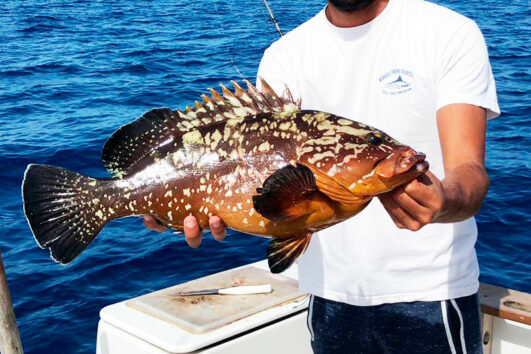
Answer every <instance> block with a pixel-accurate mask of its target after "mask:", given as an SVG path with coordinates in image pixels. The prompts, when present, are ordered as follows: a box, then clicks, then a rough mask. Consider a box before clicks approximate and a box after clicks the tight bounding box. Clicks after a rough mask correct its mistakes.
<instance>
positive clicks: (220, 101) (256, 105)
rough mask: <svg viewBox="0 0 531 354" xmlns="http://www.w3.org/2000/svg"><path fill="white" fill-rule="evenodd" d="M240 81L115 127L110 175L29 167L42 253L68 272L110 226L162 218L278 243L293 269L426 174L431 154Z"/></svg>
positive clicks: (26, 191)
mask: <svg viewBox="0 0 531 354" xmlns="http://www.w3.org/2000/svg"><path fill="white" fill-rule="evenodd" d="M260 80H261V89H260V90H258V89H257V88H256V87H255V86H253V85H252V84H251V83H250V82H249V81H247V80H244V82H245V84H246V86H247V90H245V89H243V88H242V87H241V86H240V85H239V84H238V83H237V82H234V81H232V85H233V86H234V90H233V91H231V90H230V89H228V88H227V87H226V86H224V85H223V84H221V94H220V93H219V92H218V91H216V90H214V89H210V93H211V95H210V96H208V95H206V94H203V95H202V102H201V103H200V102H199V101H196V102H195V103H194V105H193V107H190V106H187V107H186V108H185V109H183V110H175V111H174V110H171V109H169V108H155V109H152V110H150V111H148V112H147V113H145V114H144V115H142V116H141V117H139V118H137V119H136V120H134V121H132V122H131V123H129V124H126V125H124V126H122V127H121V128H119V129H118V130H116V131H115V132H114V133H113V134H112V135H111V137H110V138H109V139H108V140H107V142H106V143H105V144H104V147H103V150H102V161H103V164H104V167H105V168H106V170H107V171H109V172H110V173H111V174H112V176H113V177H112V178H102V179H100V178H93V177H89V176H84V175H81V174H79V173H76V172H73V171H69V170H66V169H63V168H60V167H55V166H50V165H42V164H30V165H28V167H27V169H26V171H25V173H24V180H23V183H22V197H23V208H24V214H25V216H26V219H27V221H28V224H29V227H30V229H31V231H32V233H33V236H34V238H35V240H36V242H37V244H38V245H39V246H40V247H41V248H47V249H48V250H49V251H50V255H51V258H52V259H53V260H55V261H56V262H59V263H61V264H68V263H69V262H71V261H72V260H74V259H75V258H76V257H77V256H78V255H79V254H80V253H81V252H82V251H83V250H84V249H85V248H86V247H87V246H88V245H89V244H90V243H91V241H92V240H93V239H94V238H95V237H96V235H97V234H98V233H99V232H100V231H101V229H102V228H103V227H104V226H105V224H107V223H108V222H109V221H111V220H114V219H118V218H123V217H129V216H141V215H146V214H149V215H153V216H154V217H155V218H156V219H157V220H158V221H159V222H160V223H161V224H163V225H165V226H167V227H168V228H170V229H174V230H183V220H184V218H185V217H186V216H188V215H194V216H195V217H196V218H197V221H198V224H199V226H200V227H201V228H202V229H208V228H209V224H208V220H209V218H210V217H211V216H213V215H218V216H219V217H221V219H222V220H223V221H224V223H225V225H226V227H228V228H230V229H233V230H236V231H239V232H243V233H246V234H250V235H256V236H265V237H269V238H271V241H270V243H269V245H268V247H267V257H268V264H269V268H270V270H271V272H273V273H279V272H282V271H284V270H285V269H287V268H288V267H289V266H290V265H291V264H292V263H293V262H294V261H295V259H296V258H297V257H299V256H300V255H301V254H303V252H304V251H305V249H306V248H307V246H308V244H309V242H310V240H311V237H312V235H313V234H314V233H315V232H317V231H319V230H322V229H325V228H327V227H330V226H332V225H335V224H337V223H339V222H342V221H344V220H346V219H348V218H350V217H353V216H354V215H356V214H357V213H359V212H361V211H362V210H363V209H364V208H365V207H366V206H367V205H368V203H369V202H370V201H371V200H372V198H373V197H375V196H377V195H379V194H382V193H386V192H389V191H391V190H393V189H395V188H397V187H399V186H401V185H403V184H404V183H407V182H409V181H411V180H413V179H415V178H416V177H418V176H419V175H421V174H423V173H424V172H426V171H427V170H428V168H429V164H428V162H427V161H426V159H425V155H424V154H422V153H420V152H417V151H415V150H414V149H413V148H411V147H409V146H407V145H404V144H401V143H399V142H398V141H396V140H394V139H393V138H392V137H390V136H389V135H387V134H386V133H384V132H383V131H381V130H378V129H376V128H373V127H371V126H368V125H366V124H363V123H360V122H356V121H354V120H351V119H347V118H344V117H340V116H336V115H334V114H331V113H326V112H321V111H316V110H303V109H301V102H300V100H297V101H295V100H294V99H293V97H292V94H291V92H290V91H289V89H288V88H287V87H286V89H285V91H284V92H283V93H282V94H281V95H280V96H279V95H277V94H276V93H275V91H274V90H273V89H272V88H271V87H270V85H269V84H268V83H267V82H266V81H265V80H263V79H260Z"/></svg>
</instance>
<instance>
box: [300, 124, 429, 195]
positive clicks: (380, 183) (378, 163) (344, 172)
mask: <svg viewBox="0 0 531 354" xmlns="http://www.w3.org/2000/svg"><path fill="white" fill-rule="evenodd" d="M332 118H334V117H332ZM308 143H309V144H308ZM301 151H302V152H303V154H302V155H301V156H300V157H299V160H300V161H301V162H302V163H304V164H306V165H309V166H310V168H311V169H312V170H313V171H317V173H319V174H320V175H321V176H324V177H325V178H330V179H332V180H333V181H334V184H339V185H340V186H341V187H342V188H343V189H344V190H348V192H350V195H352V199H353V200H356V199H357V200H359V198H360V197H361V198H363V197H365V198H366V197H371V196H375V195H378V194H381V193H385V192H388V191H390V190H393V189H395V188H396V187H398V186H400V185H402V184H404V183H407V182H409V181H411V180H413V179H415V178H416V177H418V176H419V175H421V174H423V173H424V172H426V171H427V170H428V168H429V164H428V162H426V161H425V158H426V156H425V155H424V154H423V153H420V152H417V151H415V150H414V149H413V148H411V147H409V146H407V145H404V144H401V143H400V142H398V141H396V140H395V139H393V138H392V137H390V136H389V135H387V134H386V133H384V132H383V131H381V130H378V129H375V128H372V127H370V126H367V125H365V124H362V123H358V122H354V121H351V120H346V119H343V118H338V119H331V122H330V123H327V130H326V131H324V136H322V137H320V138H317V139H313V140H310V141H308V142H307V144H306V146H303V147H302V149H301Z"/></svg>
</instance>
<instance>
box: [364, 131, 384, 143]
mask: <svg viewBox="0 0 531 354" xmlns="http://www.w3.org/2000/svg"><path fill="white" fill-rule="evenodd" d="M367 142H368V143H369V145H380V144H381V143H383V138H382V136H381V135H380V134H378V133H369V134H368V135H367Z"/></svg>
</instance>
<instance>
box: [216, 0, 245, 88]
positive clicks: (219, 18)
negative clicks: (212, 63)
mask: <svg viewBox="0 0 531 354" xmlns="http://www.w3.org/2000/svg"><path fill="white" fill-rule="evenodd" d="M212 2H213V3H214V8H215V9H216V14H217V18H218V23H219V28H220V29H221V32H222V33H223V36H224V37H225V39H229V37H228V36H227V32H225V28H224V27H223V24H222V23H221V15H220V14H219V11H218V5H217V2H216V0H212ZM229 43H230V41H229ZM227 54H228V56H229V60H230V62H231V64H232V67H233V68H234V70H236V72H237V73H238V75H240V78H241V79H242V80H243V79H245V77H244V76H243V75H242V73H241V71H240V69H238V66H237V65H236V62H235V61H234V59H233V57H232V53H231V48H230V45H228V46H227Z"/></svg>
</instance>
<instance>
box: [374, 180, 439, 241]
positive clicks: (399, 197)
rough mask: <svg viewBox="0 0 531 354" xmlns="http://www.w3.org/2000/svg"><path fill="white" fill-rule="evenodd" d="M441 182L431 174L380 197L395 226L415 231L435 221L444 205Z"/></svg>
mask: <svg viewBox="0 0 531 354" xmlns="http://www.w3.org/2000/svg"><path fill="white" fill-rule="evenodd" d="M444 199H445V196H444V189H443V186H442V183H441V181H440V180H439V179H438V178H437V177H435V175H434V174H433V173H431V172H429V171H428V172H426V173H425V174H423V175H421V176H419V177H418V178H417V179H415V180H413V181H411V182H409V183H407V184H405V185H403V186H401V187H399V188H397V189H395V190H393V191H391V192H389V193H385V194H383V195H381V196H380V201H381V202H382V204H383V206H384V208H385V209H386V210H387V212H388V213H389V215H390V216H391V218H392V219H393V221H394V222H395V224H396V226H398V227H399V228H400V229H409V230H411V231H417V230H419V229H420V228H422V227H423V226H424V225H427V224H429V223H431V222H433V221H434V220H436V219H437V216H438V215H439V214H440V212H441V210H442V209H443V205H444Z"/></svg>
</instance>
